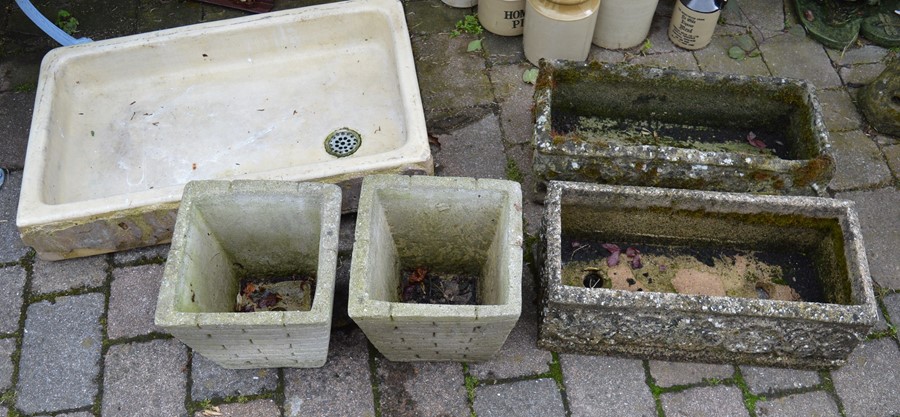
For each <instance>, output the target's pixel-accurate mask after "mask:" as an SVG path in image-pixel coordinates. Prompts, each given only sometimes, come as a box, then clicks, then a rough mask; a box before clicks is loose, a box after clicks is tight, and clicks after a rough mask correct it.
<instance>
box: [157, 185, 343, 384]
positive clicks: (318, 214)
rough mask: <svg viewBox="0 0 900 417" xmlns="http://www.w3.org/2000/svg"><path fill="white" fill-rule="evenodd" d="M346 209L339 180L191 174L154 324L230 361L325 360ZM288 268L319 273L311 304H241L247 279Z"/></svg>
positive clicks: (311, 363)
mask: <svg viewBox="0 0 900 417" xmlns="http://www.w3.org/2000/svg"><path fill="white" fill-rule="evenodd" d="M340 214H341V191H340V187H338V186H337V185H331V184H317V183H297V182H290V181H251V180H244V181H233V182H229V181H192V182H189V183H188V184H187V186H186V187H185V193H184V198H183V200H182V203H181V209H180V210H179V212H178V220H177V222H176V223H175V233H174V236H173V239H172V249H171V251H170V252H169V256H168V261H167V262H166V270H165V273H164V275H163V282H162V286H161V288H160V292H159V300H158V302H157V307H156V319H155V320H156V325H157V326H160V327H162V328H163V329H165V330H166V331H168V332H169V333H171V334H172V335H173V336H175V337H177V338H178V339H180V340H181V341H182V342H184V343H185V344H186V345H188V346H190V347H191V349H193V350H194V351H195V352H197V353H200V354H201V355H203V356H204V357H206V358H208V359H210V360H212V361H213V362H216V363H217V364H219V365H221V366H223V367H225V368H235V369H237V368H277V367H293V368H308V367H319V366H322V365H324V364H325V360H326V357H327V355H328V342H329V338H330V335H331V312H332V306H333V303H334V282H335V268H336V264H337V244H338V228H339V225H340ZM285 276H288V277H290V276H304V277H308V276H311V277H313V278H314V281H315V285H314V289H313V293H312V304H311V306H309V309H308V310H306V311H302V309H299V308H298V309H296V310H288V311H254V312H235V304H236V298H237V296H238V295H239V294H241V292H242V289H241V280H242V279H243V278H249V277H253V278H259V277H262V278H276V277H285Z"/></svg>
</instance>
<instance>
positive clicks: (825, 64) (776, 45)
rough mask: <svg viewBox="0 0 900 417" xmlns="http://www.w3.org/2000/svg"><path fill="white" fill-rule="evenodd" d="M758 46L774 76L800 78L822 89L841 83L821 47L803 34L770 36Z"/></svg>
mask: <svg viewBox="0 0 900 417" xmlns="http://www.w3.org/2000/svg"><path fill="white" fill-rule="evenodd" d="M759 49H760V50H761V51H762V53H763V56H764V57H765V61H766V64H767V65H768V67H769V71H771V72H772V75H774V76H776V77H788V78H800V79H803V80H807V81H809V82H811V83H812V84H813V85H814V86H816V88H823V89H824V88H829V87H838V86H840V85H841V78H840V77H838V74H837V72H836V71H835V70H834V68H833V67H832V66H831V60H830V59H828V55H827V54H825V49H824V47H823V46H822V45H820V44H819V43H817V42H815V41H813V40H810V39H807V38H806V37H805V36H802V37H801V36H794V35H791V34H784V35H779V36H773V37H771V38H769V40H768V41H766V42H762V43H761V44H760V46H759Z"/></svg>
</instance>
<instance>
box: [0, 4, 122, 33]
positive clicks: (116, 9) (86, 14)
mask: <svg viewBox="0 0 900 417" xmlns="http://www.w3.org/2000/svg"><path fill="white" fill-rule="evenodd" d="M32 3H33V4H34V6H35V7H36V8H37V9H38V10H39V11H40V12H41V13H42V14H43V15H44V16H47V17H48V18H49V19H50V21H54V22H55V20H56V14H57V12H58V11H59V10H60V9H65V10H66V11H68V12H69V13H70V14H71V15H72V17H75V18H76V19H78V33H76V34H75V37H88V38H91V39H93V40H95V41H97V40H101V39H109V38H115V37H119V36H125V35H131V34H133V33H136V22H137V7H136V6H137V4H136V3H135V2H134V1H117V2H115V3H109V2H106V1H102V0H88V1H85V0H82V1H76V2H65V3H62V2H60V1H58V0H37V1H32ZM9 18H10V25H14V26H15V27H19V28H22V27H24V28H28V32H26V33H31V34H36V35H42V32H40V30H39V29H38V28H37V27H36V26H35V25H34V24H33V23H31V22H30V21H29V20H28V18H27V17H26V16H25V14H24V13H13V14H11V15H10V17H9ZM14 20H18V21H19V22H17V23H13V21H14Z"/></svg>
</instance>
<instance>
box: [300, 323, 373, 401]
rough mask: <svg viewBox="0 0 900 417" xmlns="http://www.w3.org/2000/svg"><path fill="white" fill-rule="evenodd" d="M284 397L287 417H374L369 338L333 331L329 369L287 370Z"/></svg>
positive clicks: (353, 331)
mask: <svg viewBox="0 0 900 417" xmlns="http://www.w3.org/2000/svg"><path fill="white" fill-rule="evenodd" d="M284 397H285V400H284V415H285V417H299V416H303V417H315V416H334V415H340V416H358V417H372V416H374V415H375V401H374V400H373V396H372V383H371V379H370V373H369V350H368V345H367V340H366V336H365V334H363V332H362V331H361V330H359V329H358V328H355V327H353V328H348V329H340V330H335V331H332V332H331V343H330V346H329V348H328V361H327V362H325V366H323V367H321V368H310V369H285V370H284Z"/></svg>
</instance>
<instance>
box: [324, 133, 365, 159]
mask: <svg viewBox="0 0 900 417" xmlns="http://www.w3.org/2000/svg"><path fill="white" fill-rule="evenodd" d="M360 145H362V137H361V136H359V132H357V131H355V130H353V129H348V128H346V127H344V128H340V129H338V130H335V131H334V132H331V133H330V134H329V135H328V137H327V138H325V151H327V152H328V153H330V154H332V155H334V156H336V157H338V158H340V157H342V156H348V155H352V154H353V153H354V152H356V150H357V149H359V146H360Z"/></svg>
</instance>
